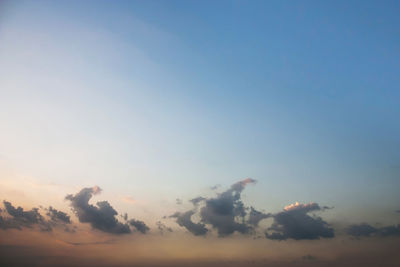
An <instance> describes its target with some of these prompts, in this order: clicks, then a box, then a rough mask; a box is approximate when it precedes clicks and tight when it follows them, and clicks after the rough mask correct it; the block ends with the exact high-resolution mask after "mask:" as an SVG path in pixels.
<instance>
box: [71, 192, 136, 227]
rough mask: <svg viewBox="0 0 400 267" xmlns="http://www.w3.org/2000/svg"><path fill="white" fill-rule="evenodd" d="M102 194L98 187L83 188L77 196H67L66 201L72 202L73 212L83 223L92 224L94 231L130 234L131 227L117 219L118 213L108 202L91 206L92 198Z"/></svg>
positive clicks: (100, 202)
mask: <svg viewBox="0 0 400 267" xmlns="http://www.w3.org/2000/svg"><path fill="white" fill-rule="evenodd" d="M100 192H101V189H100V188H99V187H98V186H95V187H92V188H83V189H82V190H81V191H80V192H78V193H77V194H75V195H72V194H70V195H67V196H66V197H65V199H66V200H69V201H71V207H72V210H73V211H74V213H75V214H76V216H77V217H78V219H79V221H80V222H81V223H90V225H91V226H92V227H93V228H94V229H97V230H100V231H103V232H107V233H111V234H127V233H130V232H131V230H130V228H129V225H128V224H126V223H125V224H123V223H121V222H119V221H118V220H117V219H116V217H115V216H116V215H117V214H118V213H117V211H116V210H115V209H114V208H113V207H112V206H111V205H110V204H109V203H108V202H107V201H99V202H97V203H96V206H94V205H92V204H89V200H90V199H91V198H92V196H93V195H95V194H98V193H100Z"/></svg>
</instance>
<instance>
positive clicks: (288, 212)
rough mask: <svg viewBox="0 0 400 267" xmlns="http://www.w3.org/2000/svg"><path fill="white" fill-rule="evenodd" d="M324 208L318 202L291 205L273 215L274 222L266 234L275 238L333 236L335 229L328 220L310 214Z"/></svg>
mask: <svg viewBox="0 0 400 267" xmlns="http://www.w3.org/2000/svg"><path fill="white" fill-rule="evenodd" d="M324 209H326V208H325V207H323V208H320V206H319V205H318V204H316V203H310V204H299V203H296V204H292V205H289V206H287V207H285V209H284V211H282V212H279V213H277V214H274V215H273V218H274V222H273V224H272V226H271V227H269V228H268V231H267V232H266V233H265V236H266V238H268V239H273V240H286V239H295V240H303V239H319V238H321V237H324V238H333V237H334V235H335V234H334V230H333V228H331V227H329V225H328V223H327V222H325V221H324V220H322V218H321V217H318V216H316V215H312V216H310V215H308V213H309V212H312V211H320V210H324Z"/></svg>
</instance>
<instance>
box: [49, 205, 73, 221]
mask: <svg viewBox="0 0 400 267" xmlns="http://www.w3.org/2000/svg"><path fill="white" fill-rule="evenodd" d="M46 215H47V216H49V217H50V219H51V220H52V221H55V222H63V223H67V224H69V223H71V219H70V216H69V215H68V214H66V213H65V212H62V211H59V210H56V209H54V208H53V207H52V206H50V207H49V208H48V209H47V213H46Z"/></svg>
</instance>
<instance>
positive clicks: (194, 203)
mask: <svg viewBox="0 0 400 267" xmlns="http://www.w3.org/2000/svg"><path fill="white" fill-rule="evenodd" d="M203 200H206V199H205V198H204V197H196V198H193V199H191V200H189V201H190V202H192V204H193V205H195V206H197V205H198V204H199V203H200V202H202V201H203Z"/></svg>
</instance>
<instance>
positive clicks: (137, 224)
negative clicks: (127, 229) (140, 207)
mask: <svg viewBox="0 0 400 267" xmlns="http://www.w3.org/2000/svg"><path fill="white" fill-rule="evenodd" d="M129 224H130V225H132V226H133V227H135V228H136V230H138V231H139V232H141V233H142V234H145V233H147V232H148V231H149V230H150V228H149V227H148V226H147V225H146V224H145V223H144V222H142V221H139V220H135V219H131V220H129Z"/></svg>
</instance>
